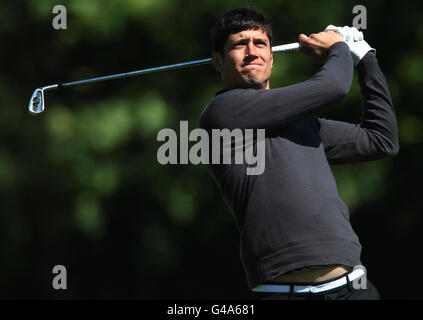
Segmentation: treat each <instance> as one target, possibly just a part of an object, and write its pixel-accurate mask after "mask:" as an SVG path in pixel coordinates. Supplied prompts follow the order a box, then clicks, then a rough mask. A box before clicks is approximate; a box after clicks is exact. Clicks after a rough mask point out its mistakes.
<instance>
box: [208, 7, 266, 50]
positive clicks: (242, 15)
mask: <svg viewBox="0 0 423 320" xmlns="http://www.w3.org/2000/svg"><path fill="white" fill-rule="evenodd" d="M251 29H253V30H257V29H263V31H264V32H265V33H266V35H267V37H268V38H269V40H270V45H272V27H271V25H270V23H269V22H268V21H267V19H266V17H265V16H264V14H263V13H261V12H260V11H258V10H257V9H255V8H252V7H245V8H237V9H232V10H229V11H227V12H226V13H225V14H224V15H223V16H221V17H220V18H219V20H217V22H216V23H215V25H214V26H213V28H212V29H211V30H210V38H211V44H212V50H213V51H216V52H219V53H220V54H222V55H223V54H224V45H225V42H226V40H227V39H228V37H229V36H230V35H231V34H232V33H237V32H241V31H244V30H251Z"/></svg>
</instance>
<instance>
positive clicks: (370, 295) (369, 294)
mask: <svg viewBox="0 0 423 320" xmlns="http://www.w3.org/2000/svg"><path fill="white" fill-rule="evenodd" d="M255 295H256V297H257V298H259V299H263V300H380V295H379V292H378V291H377V289H376V287H375V286H374V285H373V283H371V282H370V281H369V280H368V279H367V288H366V289H354V287H353V286H352V283H351V282H349V283H348V284H346V285H345V286H342V287H339V288H335V289H333V290H330V291H327V292H321V293H255Z"/></svg>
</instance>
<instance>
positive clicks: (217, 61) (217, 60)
mask: <svg viewBox="0 0 423 320" xmlns="http://www.w3.org/2000/svg"><path fill="white" fill-rule="evenodd" d="M212 63H213V67H214V69H215V70H216V71H217V72H222V65H223V58H222V55H221V54H220V53H219V52H216V51H212Z"/></svg>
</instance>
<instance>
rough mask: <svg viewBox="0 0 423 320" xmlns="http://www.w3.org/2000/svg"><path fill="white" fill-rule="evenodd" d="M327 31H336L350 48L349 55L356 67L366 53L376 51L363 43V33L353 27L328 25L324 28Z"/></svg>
mask: <svg viewBox="0 0 423 320" xmlns="http://www.w3.org/2000/svg"><path fill="white" fill-rule="evenodd" d="M329 30H332V31H336V32H338V33H339V34H341V35H342V37H343V38H344V40H345V42H346V43H347V45H348V47H349V48H350V53H351V56H352V58H353V60H354V65H355V66H357V64H358V63H359V62H360V60H361V59H363V57H364V56H365V55H366V54H367V52H369V51H373V52H376V49H374V48H372V47H370V46H369V44H368V43H367V42H366V41H364V37H363V33H362V32H360V31H358V30H357V29H356V28H354V27H348V26H345V27H335V26H333V25H329V26H327V27H326V29H325V31H329Z"/></svg>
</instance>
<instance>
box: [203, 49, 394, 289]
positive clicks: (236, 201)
mask: <svg viewBox="0 0 423 320" xmlns="http://www.w3.org/2000/svg"><path fill="white" fill-rule="evenodd" d="M357 69H358V76H359V83H360V87H361V93H362V96H363V111H362V118H361V121H360V124H350V123H346V122H339V121H333V120H326V119H322V118H318V117H316V114H317V113H319V112H321V111H323V110H325V109H327V108H328V107H330V106H333V105H335V104H336V103H337V102H339V101H340V100H341V99H342V98H344V97H345V95H346V94H347V93H348V91H349V89H350V86H351V82H352V78H353V71H354V67H353V62H352V58H351V55H350V53H349V49H348V46H347V45H346V44H345V43H344V42H338V43H335V44H334V45H332V46H331V47H330V48H329V50H328V58H327V60H326V63H325V64H324V65H323V66H322V68H321V69H320V70H319V72H318V73H316V74H315V75H314V76H313V77H312V78H311V79H309V80H307V81H305V82H302V83H298V84H294V85H290V86H286V87H281V88H276V89H270V90H264V89H263V90H255V89H234V90H229V91H224V92H222V93H219V94H217V95H216V96H215V97H214V98H213V100H212V101H211V102H210V103H209V104H208V105H207V107H206V108H205V109H204V111H203V113H202V115H201V118H200V125H199V126H200V127H201V128H204V129H206V130H208V131H211V129H214V128H215V129H223V128H228V129H230V130H232V129H235V128H240V129H258V128H260V129H265V130H266V138H265V170H264V172H263V174H261V175H246V171H245V166H246V165H245V164H213V165H210V166H209V167H210V169H211V174H212V176H213V177H214V179H215V180H216V182H217V184H218V186H219V189H220V192H221V194H222V196H223V198H224V200H225V201H226V203H227V204H228V206H229V208H230V210H231V212H232V213H233V214H234V217H235V219H236V222H237V226H238V228H239V230H240V253H241V261H242V263H243V266H244V268H245V271H246V275H247V279H248V283H249V286H250V288H252V287H254V286H255V285H257V284H259V283H261V282H264V281H268V280H271V279H273V278H274V277H276V276H279V275H282V274H285V273H288V272H290V271H292V270H295V269H298V268H304V267H308V266H315V265H345V266H349V267H353V266H355V265H358V264H361V262H360V253H361V245H360V243H359V240H358V237H357V235H356V234H355V232H354V231H353V229H352V227H351V224H350V221H349V212H348V209H347V207H346V205H345V204H344V202H343V201H342V199H341V198H340V197H339V195H338V192H337V186H336V182H335V179H334V177H333V175H332V172H331V169H330V166H329V165H330V164H341V163H352V162H359V161H368V160H375V159H380V158H383V157H387V156H393V155H395V154H396V153H397V152H398V149H399V147H398V139H397V124H396V119H395V111H394V108H393V105H392V102H391V98H390V94H389V89H388V86H387V83H386V80H385V77H384V76H383V74H382V72H381V71H380V69H379V66H378V63H377V60H376V57H375V54H374V53H373V52H369V53H367V55H366V56H365V57H364V58H363V59H362V61H361V62H360V63H359V64H358V66H357Z"/></svg>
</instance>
